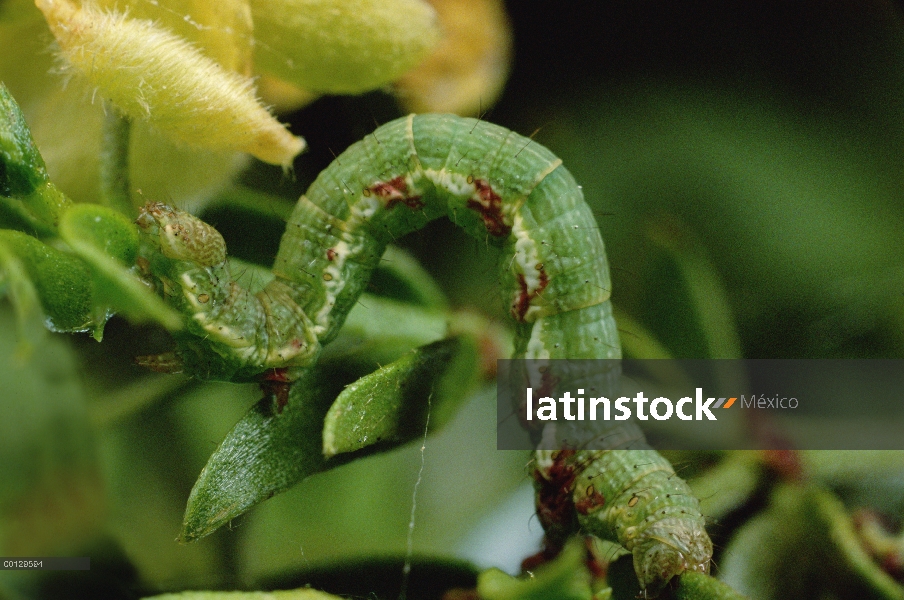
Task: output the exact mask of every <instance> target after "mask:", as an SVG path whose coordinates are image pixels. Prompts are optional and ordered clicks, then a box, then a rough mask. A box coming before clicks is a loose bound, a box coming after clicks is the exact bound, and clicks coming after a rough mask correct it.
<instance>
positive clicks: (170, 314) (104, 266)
mask: <svg viewBox="0 0 904 600" xmlns="http://www.w3.org/2000/svg"><path fill="white" fill-rule="evenodd" d="M60 236H61V237H62V238H63V239H64V240H65V241H66V243H67V244H69V246H70V247H71V248H72V250H73V252H75V253H76V254H77V255H78V256H79V257H80V258H82V259H83V260H84V261H85V262H86V263H87V265H88V266H89V267H90V271H91V275H92V279H93V284H94V286H93V288H94V303H95V315H98V318H96V319H95V323H96V324H97V325H98V326H100V327H102V326H103V321H104V320H105V318H104V317H105V314H104V313H106V312H107V311H106V306H109V307H111V308H112V309H113V310H115V311H120V312H122V313H124V314H125V315H126V316H128V317H129V318H130V319H132V320H133V321H137V322H142V321H156V322H158V323H160V324H161V325H163V326H164V327H166V328H168V329H170V330H176V329H180V328H181V327H182V318H181V316H180V315H179V314H178V313H177V312H176V311H175V310H173V309H172V308H170V307H169V306H167V305H166V303H164V302H163V300H161V299H160V298H158V297H157V296H156V295H155V294H154V292H153V291H152V290H151V288H150V287H148V286H147V285H145V284H144V283H142V282H141V280H140V279H138V277H137V276H136V275H135V274H134V273H133V272H132V271H130V270H129V268H128V267H129V266H131V265H132V264H134V262H135V256H136V255H137V253H138V230H137V228H136V227H135V225H134V224H133V223H132V222H131V221H129V220H128V219H127V218H126V217H124V216H123V215H122V214H120V213H119V212H117V211H115V210H113V209H110V208H106V207H104V206H98V205H95V204H77V205H73V206H72V207H71V208H69V210H67V211H66V212H65V213H64V214H63V217H62V219H61V220H60ZM98 309H99V310H98ZM98 313H100V314H98Z"/></svg>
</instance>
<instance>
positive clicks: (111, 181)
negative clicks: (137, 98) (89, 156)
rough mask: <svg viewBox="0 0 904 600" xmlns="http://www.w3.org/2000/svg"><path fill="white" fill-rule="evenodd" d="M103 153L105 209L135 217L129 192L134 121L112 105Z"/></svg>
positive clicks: (106, 127)
mask: <svg viewBox="0 0 904 600" xmlns="http://www.w3.org/2000/svg"><path fill="white" fill-rule="evenodd" d="M105 108H106V110H105V114H104V124H103V141H102V144H101V152H100V195H101V201H102V202H103V204H105V205H106V206H108V207H110V208H113V209H115V210H118V211H120V212H121V213H123V214H124V215H126V216H129V217H134V216H136V213H135V207H134V205H133V204H132V194H131V190H130V189H129V137H130V134H131V130H132V122H131V120H129V118H128V117H126V116H125V115H123V114H122V113H120V112H119V111H118V110H117V109H116V108H114V107H113V106H112V105H110V104H107V105H105Z"/></svg>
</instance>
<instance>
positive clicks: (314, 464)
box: [180, 371, 332, 542]
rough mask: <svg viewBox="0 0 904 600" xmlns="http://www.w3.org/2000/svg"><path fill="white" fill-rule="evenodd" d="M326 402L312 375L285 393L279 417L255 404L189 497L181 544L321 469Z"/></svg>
mask: <svg viewBox="0 0 904 600" xmlns="http://www.w3.org/2000/svg"><path fill="white" fill-rule="evenodd" d="M331 399H332V398H331V397H330V396H329V395H328V393H326V392H324V391H323V390H322V389H321V387H320V385H319V382H318V381H317V378H316V377H315V376H314V374H313V373H312V372H311V371H306V372H304V373H303V374H302V375H301V377H300V378H299V379H298V380H296V381H295V383H294V384H293V385H292V387H291V390H290V392H289V402H288V404H287V405H286V406H285V407H283V409H282V412H280V411H279V410H277V408H276V407H275V406H274V403H273V401H272V399H271V398H264V399H263V400H261V401H260V402H258V403H257V404H256V405H255V406H254V407H253V408H252V409H251V410H250V411H248V413H247V414H245V416H244V417H243V418H242V420H240V421H239V422H238V423H237V424H236V426H235V428H233V430H232V431H231V432H229V435H227V436H226V439H224V440H223V443H221V444H220V447H219V448H217V450H216V451H215V452H214V453H213V455H212V456H211V457H210V460H209V461H208V462H207V465H206V466H205V467H204V470H203V471H201V475H200V476H199V477H198V481H197V482H195V486H194V488H193V489H192V491H191V495H190V496H189V498H188V505H187V507H186V509H185V517H184V519H183V521H182V532H181V534H180V540H181V541H183V542H192V541H195V540H198V539H200V538H202V537H204V536H206V535H208V534H210V533H213V531H214V530H216V529H217V528H218V527H220V526H222V525H224V524H225V523H227V522H228V521H229V520H230V519H233V518H235V517H237V516H239V515H240V514H242V513H244V512H245V511H246V510H248V509H249V508H251V507H252V506H254V505H255V504H258V503H260V502H263V501H264V500H266V499H267V498H270V497H271V496H273V495H274V494H277V493H279V492H281V491H283V490H285V489H287V488H289V487H291V486H293V485H295V484H296V483H298V482H299V481H301V480H302V479H304V478H305V477H308V476H309V475H313V474H314V473H317V472H319V471H322V470H323V469H324V468H325V466H326V459H324V457H323V454H322V452H321V439H322V437H321V436H322V430H323V417H324V415H325V414H326V411H327V409H328V408H329V405H330V402H331Z"/></svg>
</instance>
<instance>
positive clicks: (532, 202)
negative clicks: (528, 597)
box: [138, 115, 711, 591]
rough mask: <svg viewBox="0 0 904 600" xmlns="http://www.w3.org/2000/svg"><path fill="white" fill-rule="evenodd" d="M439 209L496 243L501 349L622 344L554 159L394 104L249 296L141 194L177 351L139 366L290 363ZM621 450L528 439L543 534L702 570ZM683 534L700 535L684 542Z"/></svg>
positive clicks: (579, 206) (702, 555)
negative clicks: (563, 447) (510, 343)
mask: <svg viewBox="0 0 904 600" xmlns="http://www.w3.org/2000/svg"><path fill="white" fill-rule="evenodd" d="M440 216H446V217H448V218H449V219H450V220H451V221H452V222H454V223H456V224H457V225H459V226H460V227H462V228H463V229H464V230H465V231H467V232H468V233H469V234H471V235H472V236H474V237H476V238H478V239H480V240H486V241H487V242H489V243H493V244H495V245H498V246H501V247H502V257H501V259H500V280H501V289H502V292H503V296H504V297H505V299H506V303H507V305H508V309H509V312H510V314H511V316H512V318H513V319H514V321H515V324H516V325H515V328H516V343H515V346H516V347H515V357H516V358H530V359H558V358H571V359H578V358H618V357H619V356H620V353H621V350H620V345H619V340H618V333H617V330H616V326H615V321H614V319H613V317H612V310H611V304H610V302H609V295H610V279H609V268H608V263H607V261H606V255H605V249H604V246H603V240H602V238H601V237H600V234H599V231H598V230H597V225H596V222H595V220H594V218H593V214H592V213H591V211H590V208H589V207H588V206H587V204H586V203H585V202H584V199H583V194H582V192H581V188H580V187H579V186H578V185H577V184H576V183H575V181H574V179H573V177H572V176H571V174H570V173H569V172H568V170H567V169H565V168H564V167H563V166H562V161H561V160H560V159H559V158H557V157H556V156H555V155H553V154H552V153H551V152H550V151H549V150H547V149H546V148H544V147H543V146H541V145H539V144H537V143H535V142H533V141H531V140H530V139H528V138H525V137H522V136H520V135H518V134H516V133H513V132H511V131H509V130H507V129H505V128H503V127H499V126H496V125H492V124H489V123H486V122H484V121H478V120H475V119H465V118H459V117H455V116H451V115H419V116H415V115H410V116H408V117H404V118H401V119H397V120H395V121H392V122H390V123H387V124H386V125H383V126H382V127H380V128H378V129H377V130H376V131H375V132H374V133H373V134H371V135H369V136H368V137H366V138H365V139H363V140H361V141H360V142H357V143H356V144H354V145H352V146H351V147H350V148H349V149H348V150H346V151H345V152H344V153H342V154H341V155H340V156H339V157H338V158H337V159H336V160H335V161H334V162H333V163H332V164H331V165H330V166H328V167H327V168H326V169H325V170H324V171H323V172H322V173H321V174H320V175H319V176H318V177H317V179H316V180H315V181H314V183H313V184H311V186H310V188H309V189H308V191H307V192H306V193H305V195H303V196H302V197H301V198H300V200H299V201H298V204H297V205H296V207H295V210H294V212H293V213H292V216H291V217H290V219H289V222H288V224H287V227H286V231H285V233H284V234H283V238H282V242H281V244H280V247H279V252H278V255H277V257H276V261H275V264H274V267H273V272H274V275H275V278H274V279H273V281H272V282H270V283H269V284H268V285H267V286H266V287H265V288H264V289H263V290H262V291H261V292H259V293H257V294H251V293H250V292H248V291H246V290H245V289H243V288H241V287H240V286H239V285H237V284H236V283H235V282H234V281H233V280H232V278H231V276H230V274H229V267H228V264H227V262H226V260H225V257H226V249H225V244H224V242H223V240H222V238H221V237H220V235H219V233H217V232H216V230H214V229H213V228H212V227H210V226H209V225H206V224H205V223H203V222H201V221H200V220H198V219H196V218H195V217H192V216H190V215H188V214H186V213H183V212H181V211H178V210H175V209H172V208H169V207H167V206H164V205H161V204H150V205H148V206H147V207H145V209H144V210H143V211H142V214H141V216H140V217H139V220H138V223H139V225H140V226H141V228H142V229H143V231H144V232H145V235H144V236H143V242H142V252H141V254H142V265H143V266H144V268H145V270H146V271H147V272H148V273H150V274H151V275H152V276H153V277H154V278H156V279H157V280H158V281H159V282H160V283H161V286H162V288H163V290H164V292H165V295H166V296H167V298H168V300H169V302H170V303H171V304H173V305H174V306H175V307H177V308H178V309H179V310H180V311H182V312H183V313H184V314H185V315H187V317H188V319H187V321H188V324H187V327H186V333H185V334H183V335H182V336H181V337H179V338H178V339H177V344H178V346H177V350H176V352H175V353H173V354H172V355H168V356H166V357H163V358H159V359H157V361H156V362H155V363H154V365H155V366H157V367H158V368H164V369H171V370H184V371H186V372H189V373H191V374H193V375H196V376H198V377H201V378H207V379H221V380H233V381H237V380H254V379H261V378H263V377H265V373H268V372H269V373H272V372H273V369H278V370H279V373H280V374H281V375H280V377H285V378H286V379H287V380H292V379H294V378H296V377H297V373H298V369H304V368H309V367H311V366H313V365H314V364H315V363H316V361H317V357H318V355H319V352H320V348H321V346H322V345H323V344H326V343H328V342H329V341H330V340H331V339H333V337H334V336H335V335H336V333H337V332H338V330H339V328H340V327H341V326H342V323H343V322H344V320H345V318H346V316H347V314H348V312H349V310H350V309H351V307H352V306H353V305H354V304H355V302H356V301H357V299H358V297H359V296H360V294H361V293H362V291H363V289H364V286H365V285H366V283H367V281H368V279H369V277H370V274H371V272H372V271H373V269H374V268H375V267H376V265H377V263H378V262H379V260H380V257H381V255H382V254H383V251H384V250H385V248H386V245H387V244H388V243H389V242H390V241H392V240H394V239H396V238H399V237H401V236H403V235H405V234H406V233H409V232H411V231H414V230H416V229H418V228H420V227H422V226H424V225H425V224H426V223H427V222H429V221H431V220H433V219H435V218H438V217H440ZM633 452H634V453H633V454H624V453H623V452H622V451H605V452H589V451H576V452H575V451H560V452H559V453H558V454H555V453H549V452H538V454H537V463H536V470H537V474H536V476H535V479H537V481H538V482H539V483H538V490H539V491H538V502H539V506H538V510H539V512H540V513H541V520H543V521H544V525H547V526H548V527H549V528H550V534H551V535H554V536H555V535H559V534H560V533H573V532H575V531H576V530H577V529H578V528H582V529H586V531H588V532H589V533H593V534H596V535H601V536H603V537H606V538H608V539H611V540H614V541H618V542H619V543H621V544H622V545H623V546H625V547H626V548H628V549H629V550H632V551H633V552H634V555H635V565H636V566H637V574H638V577H639V579H640V582H641V585H642V586H643V587H644V589H645V590H648V591H656V590H658V589H659V588H661V587H662V586H663V585H664V584H665V583H666V581H667V580H668V579H670V578H671V577H672V576H673V575H675V574H677V573H680V572H682V571H683V570H686V569H698V570H699V569H705V568H706V567H707V566H708V563H709V556H710V554H711V546H710V544H709V539H708V538H707V537H706V533H705V531H704V530H703V523H702V519H701V518H700V517H699V509H698V508H697V506H696V500H695V499H693V496H692V495H691V494H690V491H689V490H688V489H687V487H686V484H684V482H683V481H682V480H680V479H679V478H677V477H676V476H675V475H674V472H672V471H671V467H670V466H669V465H668V463H667V461H665V460H664V459H663V458H661V457H660V456H659V455H658V454H656V453H655V452H654V451H652V450H642V451H633ZM632 465H633V468H628V466H632ZM665 473H668V475H667V476H664V475H663V474H665ZM566 474H567V476H565V475H566ZM550 482H553V483H552V487H553V488H555V493H556V494H557V495H558V496H557V502H559V503H560V504H562V503H564V504H563V506H564V508H561V509H560V512H561V515H560V516H562V517H563V518H561V519H559V520H558V521H556V520H555V519H548V518H545V519H544V518H543V513H544V511H546V512H548V511H549V506H545V505H544V502H546V501H547V500H548V497H549V495H550V494H549V485H550ZM682 486H683V487H682ZM544 490H545V491H544ZM629 492H630V493H629ZM679 498H684V499H683V500H679ZM568 511H572V513H569V514H568V516H567V518H566V517H565V516H564V515H565V513H567V512H568ZM557 527H558V528H564V529H563V530H562V532H559V531H558V530H557ZM565 529H567V531H565ZM685 532H690V535H691V537H692V538H693V539H694V540H705V543H704V542H702V541H700V542H699V543H698V542H694V543H687V542H686V541H685V540H684V537H686V535H685Z"/></svg>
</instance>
